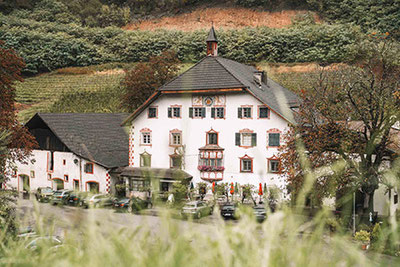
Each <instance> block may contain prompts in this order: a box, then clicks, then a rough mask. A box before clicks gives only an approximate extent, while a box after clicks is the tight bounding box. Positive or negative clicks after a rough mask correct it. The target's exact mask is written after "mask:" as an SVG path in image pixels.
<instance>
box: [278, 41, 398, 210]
mask: <svg viewBox="0 0 400 267" xmlns="http://www.w3.org/2000/svg"><path fill="white" fill-rule="evenodd" d="M361 48H362V49H361V51H362V60H360V61H359V62H357V63H356V64H354V65H351V66H342V67H340V68H335V69H332V68H331V69H329V70H327V69H323V70H322V71H321V72H319V73H317V74H316V75H315V77H314V79H313V82H312V85H311V87H310V89H309V90H308V91H305V90H303V91H302V96H301V97H302V105H301V107H300V109H299V111H298V114H297V115H298V116H297V119H298V124H297V125H293V126H292V127H291V130H290V131H289V132H288V133H287V135H286V140H285V141H286V145H285V146H284V147H283V149H282V151H281V158H282V167H283V171H284V173H286V175H287V178H288V182H289V186H288V189H289V190H290V192H291V193H292V197H293V198H294V199H295V198H296V197H297V196H298V194H299V193H300V192H301V190H302V187H303V186H304V184H305V180H304V177H305V176H306V175H307V173H309V170H312V171H316V170H318V171H317V173H318V172H319V174H318V175H317V178H316V180H315V181H313V187H312V190H310V191H309V192H310V194H309V195H308V196H310V197H311V198H313V199H315V200H321V198H322V197H324V196H335V193H336V192H337V191H338V190H347V191H348V190H349V189H350V190H353V191H354V190H359V191H360V192H361V193H362V196H363V212H364V213H369V212H371V211H373V196H374V192H375V190H376V189H377V188H378V185H379V184H381V183H384V182H385V181H384V179H383V177H382V172H381V168H380V167H381V166H382V163H383V161H384V160H385V159H386V158H388V157H393V153H392V152H391V151H390V149H389V148H390V145H391V143H392V141H393V138H392V136H393V130H392V127H393V125H394V124H395V123H396V122H397V121H398V120H399V119H400V114H399V111H400V101H399V98H398V97H396V95H397V94H398V90H399V88H400V87H399V86H400V82H399V81H400V62H399V59H398V56H397V55H398V53H399V51H400V50H399V47H398V44H396V43H395V42H392V41H391V40H390V39H389V38H388V34H383V35H380V36H379V37H377V35H374V36H373V38H372V39H370V40H368V41H366V42H365V43H364V44H361ZM299 144H303V145H304V151H307V152H306V153H303V152H302V148H301V145H300V146H299ZM304 157H306V158H307V159H308V161H305V160H304ZM340 161H341V162H343V163H345V164H343V165H342V167H341V168H335V167H333V168H330V170H329V171H324V170H323V169H322V167H324V166H332V165H333V164H335V163H337V164H339V163H338V162H340ZM307 165H308V167H309V169H307V168H306V169H305V168H304V167H305V166H307ZM336 166H338V165H336Z"/></svg>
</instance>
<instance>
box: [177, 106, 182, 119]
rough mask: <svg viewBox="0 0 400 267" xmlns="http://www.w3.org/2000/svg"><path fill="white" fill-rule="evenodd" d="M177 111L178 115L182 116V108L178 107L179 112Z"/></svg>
mask: <svg viewBox="0 0 400 267" xmlns="http://www.w3.org/2000/svg"><path fill="white" fill-rule="evenodd" d="M177 113H178V116H177V117H178V118H180V117H181V108H178V112H177Z"/></svg>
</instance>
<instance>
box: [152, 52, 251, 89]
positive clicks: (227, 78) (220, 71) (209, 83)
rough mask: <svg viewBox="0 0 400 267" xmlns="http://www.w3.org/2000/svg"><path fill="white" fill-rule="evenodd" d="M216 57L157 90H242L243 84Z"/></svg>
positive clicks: (207, 59)
mask: <svg viewBox="0 0 400 267" xmlns="http://www.w3.org/2000/svg"><path fill="white" fill-rule="evenodd" d="M217 58H218V57H205V58H203V59H202V60H200V61H199V62H198V63H196V64H195V65H194V66H193V67H191V68H190V69H188V70H187V71H185V72H184V73H182V74H181V75H179V76H177V77H176V78H175V79H173V80H171V81H170V82H168V83H166V84H165V85H163V86H162V87H161V88H160V89H159V90H161V91H174V90H188V91H192V90H204V89H228V88H242V87H243V84H242V83H241V82H240V81H239V80H238V79H237V78H235V76H233V75H232V74H231V73H229V71H228V70H227V69H226V68H225V67H224V66H223V65H222V64H220V63H219V62H218V60H217Z"/></svg>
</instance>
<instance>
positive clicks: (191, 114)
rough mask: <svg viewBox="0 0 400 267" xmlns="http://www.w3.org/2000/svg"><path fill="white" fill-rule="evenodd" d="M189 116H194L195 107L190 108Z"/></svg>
mask: <svg viewBox="0 0 400 267" xmlns="http://www.w3.org/2000/svg"><path fill="white" fill-rule="evenodd" d="M189 118H193V108H189Z"/></svg>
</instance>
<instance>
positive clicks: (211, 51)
mask: <svg viewBox="0 0 400 267" xmlns="http://www.w3.org/2000/svg"><path fill="white" fill-rule="evenodd" d="M206 42H207V56H212V57H216V56H218V39H217V35H216V34H215V30H214V26H211V29H210V32H209V33H208V37H207V40H206Z"/></svg>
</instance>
